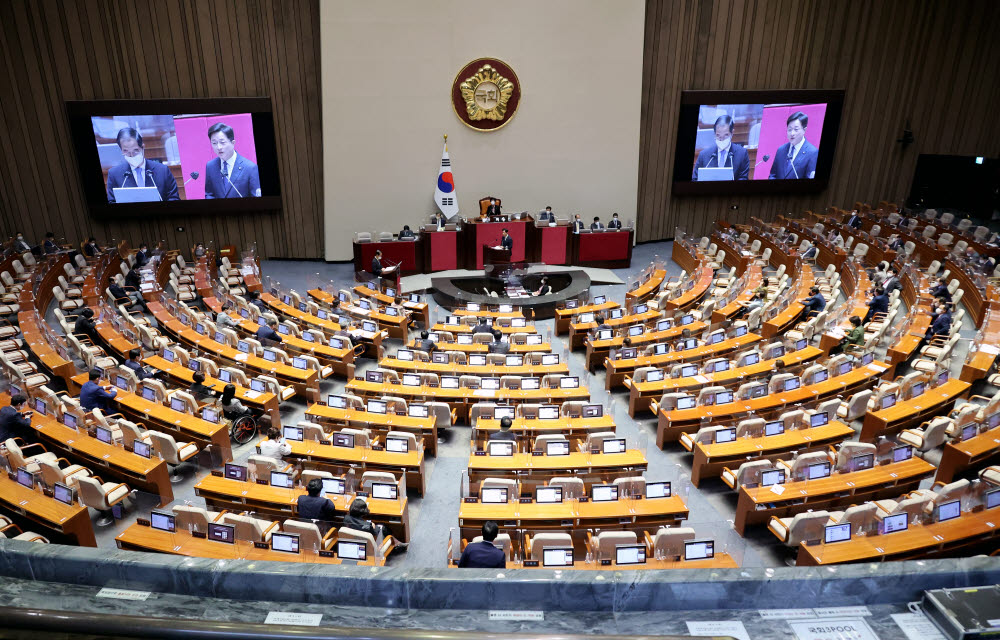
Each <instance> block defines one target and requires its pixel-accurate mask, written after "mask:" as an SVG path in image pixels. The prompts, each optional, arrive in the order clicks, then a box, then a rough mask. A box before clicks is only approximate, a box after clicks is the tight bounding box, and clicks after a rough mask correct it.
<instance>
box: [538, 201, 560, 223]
mask: <svg viewBox="0 0 1000 640" xmlns="http://www.w3.org/2000/svg"><path fill="white" fill-rule="evenodd" d="M538 220H539V221H540V222H555V221H556V216H555V214H554V213H552V205H549V206H547V207H545V210H544V211H539V212H538Z"/></svg>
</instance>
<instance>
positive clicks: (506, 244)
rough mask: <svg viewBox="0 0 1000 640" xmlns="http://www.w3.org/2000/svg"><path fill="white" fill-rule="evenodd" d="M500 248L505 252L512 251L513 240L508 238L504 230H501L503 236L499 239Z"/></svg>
mask: <svg viewBox="0 0 1000 640" xmlns="http://www.w3.org/2000/svg"><path fill="white" fill-rule="evenodd" d="M500 246H501V247H503V248H504V249H506V250H507V251H513V250H514V238H511V237H510V234H509V233H507V230H506V229H504V230H503V236H501V237H500Z"/></svg>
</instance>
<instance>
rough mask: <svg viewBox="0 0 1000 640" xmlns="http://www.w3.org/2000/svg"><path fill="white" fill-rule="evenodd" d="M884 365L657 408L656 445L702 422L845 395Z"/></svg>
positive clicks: (730, 419) (869, 381) (763, 414)
mask: <svg viewBox="0 0 1000 640" xmlns="http://www.w3.org/2000/svg"><path fill="white" fill-rule="evenodd" d="M887 368H888V367H887V365H885V364H884V363H881V362H878V361H876V362H873V363H871V364H869V365H864V366H861V367H858V368H856V369H852V370H851V371H848V372H847V373H845V374H843V375H840V376H834V377H832V378H829V379H827V380H824V381H823V382H819V383H817V384H811V385H806V386H802V387H799V388H798V389H795V390H793V391H782V392H781V393H775V394H771V395H766V396H762V397H760V398H753V399H750V400H738V401H736V402H730V403H728V404H723V405H707V406H697V407H694V408H692V409H672V410H670V411H667V410H665V409H660V411H659V412H658V414H657V417H658V420H657V425H656V446H658V447H660V448H661V449H662V448H663V446H664V444H666V443H667V442H675V441H677V440H679V439H680V437H681V434H682V433H694V432H695V431H697V430H698V428H699V427H701V426H702V423H703V422H707V423H710V424H712V425H728V424H733V423H735V422H738V421H739V420H742V419H744V418H747V417H748V416H749V415H750V414H756V416H757V417H767V416H770V415H771V414H774V413H777V412H780V411H784V410H786V409H788V408H789V407H790V406H791V405H797V404H804V403H806V402H812V401H818V400H824V399H827V398H829V397H831V396H837V395H843V396H845V397H846V396H847V395H850V394H852V393H856V392H858V391H860V390H862V389H866V388H868V387H871V386H873V385H874V384H875V383H876V382H877V381H878V376H880V375H881V374H882V373H883V372H885V371H886V369H887Z"/></svg>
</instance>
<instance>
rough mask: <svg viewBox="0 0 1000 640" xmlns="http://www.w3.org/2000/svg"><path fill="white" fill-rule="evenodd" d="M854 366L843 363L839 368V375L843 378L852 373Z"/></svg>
mask: <svg viewBox="0 0 1000 640" xmlns="http://www.w3.org/2000/svg"><path fill="white" fill-rule="evenodd" d="M852 368H853V367H852V365H851V363H850V362H841V363H840V366H839V367H837V375H838V376H842V375H846V374H848V373H850V372H851V369H852Z"/></svg>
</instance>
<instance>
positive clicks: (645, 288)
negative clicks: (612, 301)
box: [625, 243, 683, 306]
mask: <svg viewBox="0 0 1000 640" xmlns="http://www.w3.org/2000/svg"><path fill="white" fill-rule="evenodd" d="M677 244H678V243H674V245H675V246H676V245H677ZM682 266H683V265H682ZM666 277H667V270H666V269H656V268H654V269H651V270H649V272H648V273H647V274H646V275H644V276H643V280H642V282H641V283H640V284H639V286H638V287H636V288H635V289H631V290H629V291H626V292H625V303H626V304H628V305H630V306H634V305H636V304H638V303H640V302H644V301H646V300H648V299H649V298H652V297H653V296H654V295H656V292H657V291H659V290H660V286H661V285H663V281H664V280H665V279H666Z"/></svg>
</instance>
